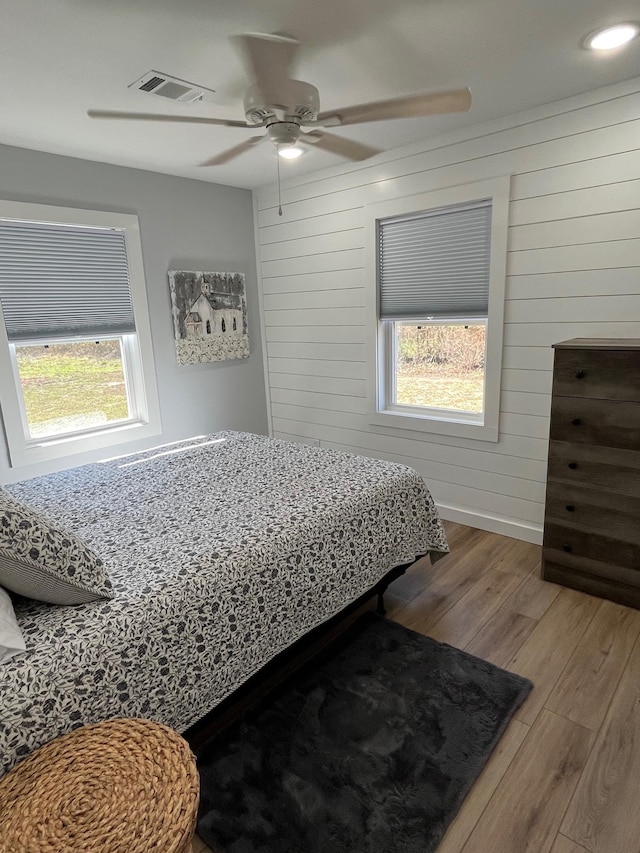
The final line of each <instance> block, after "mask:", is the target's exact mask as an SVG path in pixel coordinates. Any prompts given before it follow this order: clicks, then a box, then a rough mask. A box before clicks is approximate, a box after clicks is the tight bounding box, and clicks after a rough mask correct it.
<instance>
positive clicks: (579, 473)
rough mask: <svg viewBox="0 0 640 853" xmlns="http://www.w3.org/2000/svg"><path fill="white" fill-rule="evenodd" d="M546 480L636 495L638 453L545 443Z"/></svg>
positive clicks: (639, 488) (639, 468)
mask: <svg viewBox="0 0 640 853" xmlns="http://www.w3.org/2000/svg"><path fill="white" fill-rule="evenodd" d="M547 476H548V479H549V480H552V481H554V482H564V483H569V484H570V485H578V486H579V485H583V486H587V487H591V488H594V489H597V488H600V489H605V490H606V491H610V492H616V493H617V494H620V495H628V496H630V497H635V498H640V453H639V452H638V451H636V450H620V449H619V448H615V447H598V446H597V445H593V444H573V443H572V442H568V441H550V442H549V467H548V475H547Z"/></svg>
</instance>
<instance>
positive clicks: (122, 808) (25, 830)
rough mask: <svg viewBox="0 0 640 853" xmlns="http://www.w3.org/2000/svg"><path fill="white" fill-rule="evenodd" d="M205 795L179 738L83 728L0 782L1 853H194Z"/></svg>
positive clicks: (132, 724)
mask: <svg viewBox="0 0 640 853" xmlns="http://www.w3.org/2000/svg"><path fill="white" fill-rule="evenodd" d="M198 795H199V782H198V772H197V770H196V765H195V761H194V758H193V756H192V754H191V751H190V749H189V746H188V744H187V743H186V741H185V740H183V738H181V737H180V736H179V735H178V734H176V732H174V731H173V730H172V729H169V728H167V727H166V726H162V725H160V724H159V723H152V722H150V721H149V720H136V719H117V720H108V721H106V722H103V723H96V724H94V725H90V726H84V727H83V728H80V729H76V730H75V731H73V732H69V734H66V735H62V736H61V737H59V738H56V739H55V740H54V741H52V742H51V743H48V744H47V745H46V746H43V747H41V748H40V749H38V750H36V751H35V752H34V753H32V754H31V755H30V756H28V757H27V758H25V760H24V761H22V762H21V763H20V764H18V765H17V766H16V767H14V768H13V770H11V771H10V772H9V773H8V774H7V775H6V776H4V778H2V779H0V851H2V853H150V851H162V853H190V851H191V841H192V839H193V834H194V830H195V822H196V815H197V810H198Z"/></svg>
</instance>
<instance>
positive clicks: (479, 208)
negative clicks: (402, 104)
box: [367, 179, 508, 441]
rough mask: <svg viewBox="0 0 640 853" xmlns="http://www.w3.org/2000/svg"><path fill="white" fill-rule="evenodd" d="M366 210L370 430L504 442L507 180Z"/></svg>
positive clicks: (404, 199)
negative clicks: (370, 293) (501, 432)
mask: <svg viewBox="0 0 640 853" xmlns="http://www.w3.org/2000/svg"><path fill="white" fill-rule="evenodd" d="M367 210H368V215H369V216H368V218H369V221H368V223H367V225H368V231H369V251H368V265H369V266H368V271H369V273H370V275H369V279H370V281H371V282H372V283H373V282H374V281H375V294H374V296H375V298H373V296H372V298H371V300H370V303H371V310H370V313H369V319H370V323H371V328H372V329H375V332H374V333H373V335H372V338H371V355H372V357H371V359H370V365H371V372H370V382H369V391H370V419H371V422H372V423H374V424H379V425H384V426H393V427H403V428H407V429H413V430H420V431H426V432H437V433H441V434H448V435H458V436H468V437H473V438H480V439H484V440H489V441H497V439H498V417H499V397H500V370H501V351H502V324H503V302H504V279H505V265H506V264H505V262H506V231H507V212H508V179H500V180H494V181H483V182H481V183H477V184H472V185H466V186H460V187H454V188H452V189H450V190H444V191H439V192H434V193H428V194H421V195H419V196H410V197H407V198H402V199H394V200H391V201H387V202H379V203H376V204H374V205H369V206H368V209H367ZM373 289H374V288H373V287H372V288H371V290H372V291H373Z"/></svg>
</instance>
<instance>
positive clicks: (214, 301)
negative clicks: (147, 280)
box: [169, 270, 249, 364]
mask: <svg viewBox="0 0 640 853" xmlns="http://www.w3.org/2000/svg"><path fill="white" fill-rule="evenodd" d="M169 289H170V292H171V312H172V315H173V329H174V336H175V342H176V357H177V360H178V364H201V363H203V362H208V361H225V360H227V359H232V358H247V357H248V356H249V335H248V330H247V303H246V292H245V280H244V275H243V274H242V273H233V272H191V271H187V270H169Z"/></svg>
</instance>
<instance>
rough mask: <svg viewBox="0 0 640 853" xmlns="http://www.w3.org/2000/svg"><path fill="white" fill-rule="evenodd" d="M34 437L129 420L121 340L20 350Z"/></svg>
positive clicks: (20, 365) (31, 429) (18, 351)
mask: <svg viewBox="0 0 640 853" xmlns="http://www.w3.org/2000/svg"><path fill="white" fill-rule="evenodd" d="M16 360H17V363H18V372H19V374H20V384H21V386H22V393H23V397H24V404H25V411H26V415H27V420H28V423H29V432H30V434H31V436H32V438H39V437H43V436H51V435H59V434H62V433H66V432H73V431H75V430H81V429H88V428H92V427H96V426H100V424H105V425H106V424H110V423H113V422H114V421H121V420H126V419H127V418H128V417H129V404H128V399H127V390H126V382H125V376H124V368H123V360H122V352H121V349H120V340H104V341H99V342H97V343H96V342H93V341H79V342H74V343H59V344H58V343H51V344H49V345H47V346H22V345H18V346H16Z"/></svg>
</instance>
